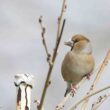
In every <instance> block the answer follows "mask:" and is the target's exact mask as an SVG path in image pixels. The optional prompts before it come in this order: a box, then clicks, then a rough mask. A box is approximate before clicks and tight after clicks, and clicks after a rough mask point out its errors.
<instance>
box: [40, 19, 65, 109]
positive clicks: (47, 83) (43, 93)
mask: <svg viewBox="0 0 110 110" xmlns="http://www.w3.org/2000/svg"><path fill="white" fill-rule="evenodd" d="M65 21H66V20H65V19H64V21H63V25H62V29H61V32H60V36H59V39H58V41H57V45H56V46H55V49H54V52H53V55H52V61H51V62H52V63H51V65H50V66H49V70H48V74H47V78H46V81H45V85H44V88H43V92H42V96H41V101H40V104H39V106H38V110H42V106H43V103H44V99H45V95H46V92H47V88H48V85H49V82H50V76H51V73H52V69H53V66H54V62H55V59H56V56H57V50H58V47H59V44H60V41H61V37H62V33H63V30H64V26H65Z"/></svg>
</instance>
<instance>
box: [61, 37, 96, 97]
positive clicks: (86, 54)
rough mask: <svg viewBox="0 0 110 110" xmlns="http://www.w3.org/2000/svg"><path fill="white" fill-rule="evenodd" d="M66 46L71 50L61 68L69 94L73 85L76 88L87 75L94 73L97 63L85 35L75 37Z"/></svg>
mask: <svg viewBox="0 0 110 110" xmlns="http://www.w3.org/2000/svg"><path fill="white" fill-rule="evenodd" d="M65 45H68V46H70V47H71V50H70V51H69V52H68V53H67V54H66V55H65V57H64V60H63V62H62V67H61V72H62V76H63V79H64V80H65V81H66V82H67V84H68V87H67V91H66V94H67V93H68V92H70V90H71V84H72V85H73V86H75V85H76V84H77V83H79V82H80V81H81V79H82V78H83V77H84V76H85V75H87V74H90V73H91V72H92V71H93V69H94V64H95V63H94V58H93V56H92V48H91V44H90V40H89V39H87V38H86V37H84V36H83V35H75V36H73V37H72V39H71V41H70V42H66V43H65ZM66 94H65V96H66Z"/></svg>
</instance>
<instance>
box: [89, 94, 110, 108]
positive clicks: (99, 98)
mask: <svg viewBox="0 0 110 110" xmlns="http://www.w3.org/2000/svg"><path fill="white" fill-rule="evenodd" d="M109 96H110V93H109V94H105V95H103V96H99V97H98V99H97V101H96V102H94V103H93V104H92V108H91V110H96V109H98V108H99V107H100V106H101V105H102V104H103V103H104V101H106V100H107V98H108V97H109Z"/></svg>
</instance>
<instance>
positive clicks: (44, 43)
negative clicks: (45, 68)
mask: <svg viewBox="0 0 110 110" xmlns="http://www.w3.org/2000/svg"><path fill="white" fill-rule="evenodd" d="M39 24H40V26H41V29H42V33H41V36H42V43H43V46H44V49H45V52H46V54H47V62H48V63H49V65H50V57H51V55H50V54H49V52H48V48H47V44H46V40H45V36H44V35H45V33H46V28H45V27H44V26H43V24H42V16H40V18H39Z"/></svg>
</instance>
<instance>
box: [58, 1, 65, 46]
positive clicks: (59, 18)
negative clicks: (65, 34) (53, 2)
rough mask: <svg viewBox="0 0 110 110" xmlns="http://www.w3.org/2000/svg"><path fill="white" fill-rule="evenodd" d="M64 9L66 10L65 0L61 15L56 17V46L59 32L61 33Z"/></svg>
mask: <svg viewBox="0 0 110 110" xmlns="http://www.w3.org/2000/svg"><path fill="white" fill-rule="evenodd" d="M66 8H67V6H66V0H63V4H62V9H61V13H60V16H59V17H58V28H57V39H56V44H57V41H58V38H59V36H60V31H61V26H62V18H63V15H64V12H65V11H66Z"/></svg>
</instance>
